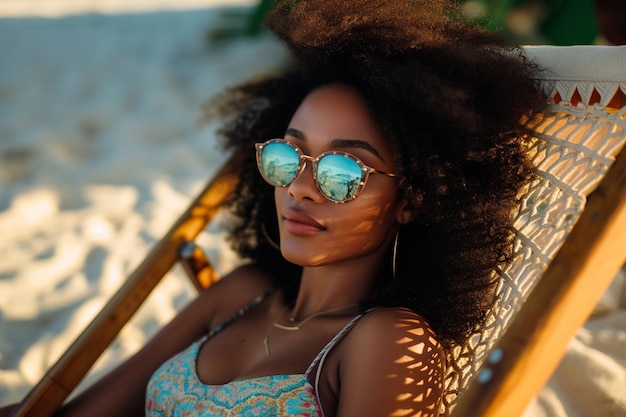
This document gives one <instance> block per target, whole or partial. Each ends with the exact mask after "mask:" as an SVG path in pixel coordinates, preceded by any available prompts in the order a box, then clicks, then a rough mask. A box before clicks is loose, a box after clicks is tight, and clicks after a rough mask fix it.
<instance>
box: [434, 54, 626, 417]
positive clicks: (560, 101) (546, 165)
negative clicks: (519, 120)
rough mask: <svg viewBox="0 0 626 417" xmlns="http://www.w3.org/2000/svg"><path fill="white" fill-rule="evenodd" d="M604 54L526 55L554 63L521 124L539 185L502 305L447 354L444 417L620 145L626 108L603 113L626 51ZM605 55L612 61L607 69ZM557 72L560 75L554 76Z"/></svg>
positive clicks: (506, 273)
mask: <svg viewBox="0 0 626 417" xmlns="http://www.w3.org/2000/svg"><path fill="white" fill-rule="evenodd" d="M606 48H607V47H589V46H587V47H560V48H559V47H543V48H538V49H536V50H532V49H531V50H530V51H529V55H530V56H531V58H534V59H536V60H537V61H539V62H540V65H541V62H545V60H546V59H549V60H550V61H551V64H553V65H550V66H549V68H551V69H552V70H551V71H545V72H544V73H543V74H542V79H541V80H539V82H540V85H541V89H542V92H543V93H544V95H545V96H546V97H547V99H548V102H549V103H550V104H549V107H548V109H547V110H546V112H545V113H544V114H542V115H539V117H537V118H535V119H533V120H530V121H527V122H526V125H527V126H529V127H531V128H532V130H533V135H532V137H531V138H530V140H529V152H530V155H531V156H532V160H533V162H534V164H535V166H536V167H537V173H538V179H537V180H536V181H535V182H534V183H533V184H532V185H531V186H530V187H529V189H528V191H527V192H526V193H525V194H524V196H523V197H522V201H521V205H520V207H519V210H518V211H517V212H516V213H515V215H514V219H515V227H516V229H517V238H516V241H515V255H514V258H513V262H512V263H511V264H510V265H508V266H507V267H506V268H505V269H503V270H502V271H499V274H500V276H501V284H500V288H499V294H500V297H501V299H500V301H499V303H498V304H497V306H496V307H495V308H494V309H493V310H492V311H491V312H490V314H489V315H488V318H487V321H486V323H485V325H484V326H483V328H482V329H481V330H480V331H479V332H477V333H475V334H474V335H473V336H472V337H471V338H470V341H469V343H467V345H466V346H463V347H462V348H458V349H456V350H455V351H454V352H453V353H452V357H453V359H452V361H451V363H449V367H448V375H447V378H446V390H447V395H446V397H445V398H444V404H443V407H442V408H443V411H442V413H443V415H448V414H449V413H450V411H451V410H452V408H454V404H455V402H456V399H457V393H458V392H460V391H462V390H463V388H464V387H466V386H467V385H468V383H469V382H470V380H471V379H472V377H473V376H474V375H476V373H477V371H478V369H479V367H480V365H481V363H482V361H483V358H484V357H485V353H486V352H487V351H488V350H489V348H490V347H491V346H492V345H493V344H494V342H495V341H496V340H497V339H498V337H499V336H500V335H501V334H502V333H503V332H504V330H505V329H506V327H507V325H508V323H509V322H510V320H511V319H512V317H513V316H514V315H515V313H516V312H517V311H518V310H519V309H520V307H521V305H522V303H523V301H524V300H525V298H526V296H527V295H528V294H529V292H530V291H531V289H532V288H533V286H534V285H535V283H536V282H537V281H538V280H539V279H540V277H541V275H542V273H543V272H544V271H545V270H546V268H547V267H548V264H549V263H550V261H551V260H552V259H553V258H554V256H555V255H556V253H557V251H558V250H559V248H560V247H561V245H562V244H563V243H564V241H565V239H566V238H567V236H568V234H569V232H570V231H571V229H572V227H573V226H574V224H575V223H576V221H577V220H578V218H579V217H580V215H581V213H582V211H583V209H584V206H585V201H586V197H587V195H589V193H590V192H591V191H593V189H594V188H595V187H596V185H597V184H598V183H599V182H600V181H601V179H602V178H603V176H604V174H605V173H606V172H607V170H608V169H609V167H610V166H611V164H612V163H613V161H614V160H615V156H616V155H617V154H618V153H619V151H620V150H621V148H622V146H623V145H624V143H625V142H626V108H621V109H620V110H615V109H610V108H607V106H608V105H609V103H610V102H611V101H612V100H613V98H614V97H615V96H616V95H620V94H621V95H624V94H626V71H624V68H625V67H624V62H626V49H624V48H617V49H615V50H613V49H611V50H610V51H611V53H610V54H607V52H609V50H608V49H606ZM614 51H617V52H616V53H615V54H613V52H614ZM581 53H582V55H580V54H581ZM595 54H599V55H598V56H596V55H595ZM612 54H613V55H612ZM607 55H608V56H609V57H610V58H612V59H615V60H617V62H607V59H606V57H607ZM580 56H583V57H585V59H580V60H576V61H574V62H575V64H572V62H571V61H572V58H574V59H576V58H577V57H580ZM602 56H604V58H602ZM602 59H603V60H602ZM554 62H556V64H555V63H554ZM590 62H591V63H592V67H593V66H596V65H602V66H605V68H607V69H608V74H607V71H603V72H602V71H594V68H589V66H588V65H589V63H590ZM559 65H566V66H567V69H566V70H563V72H560V71H559ZM585 65H587V66H585ZM607 65H608V67H607ZM555 67H556V68H555ZM611 71H614V73H612V72H611ZM619 72H621V74H620V73H619ZM598 73H600V74H602V75H601V76H602V78H598ZM594 77H595V79H594ZM572 103H575V104H572ZM589 103H593V104H589Z"/></svg>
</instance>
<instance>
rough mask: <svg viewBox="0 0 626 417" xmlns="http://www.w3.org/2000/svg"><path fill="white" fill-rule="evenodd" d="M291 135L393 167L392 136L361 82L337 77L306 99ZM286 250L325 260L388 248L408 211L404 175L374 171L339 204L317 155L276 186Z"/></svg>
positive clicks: (296, 257) (310, 261)
mask: <svg viewBox="0 0 626 417" xmlns="http://www.w3.org/2000/svg"><path fill="white" fill-rule="evenodd" d="M285 139H286V140H287V141H289V142H291V143H293V144H295V145H297V146H298V147H299V148H300V149H301V150H302V152H303V153H304V154H305V155H309V156H312V157H317V156H318V155H320V154H322V153H324V152H327V151H342V152H348V153H350V154H352V155H354V156H356V157H357V158H358V159H360V160H361V161H362V162H363V163H365V165H368V166H370V167H372V168H375V169H377V170H381V171H385V172H394V166H393V154H392V149H391V146H390V144H389V142H388V141H387V140H386V139H385V137H384V134H383V132H382V130H381V128H380V126H378V124H377V123H376V121H375V119H374V117H373V115H372V114H371V112H370V110H369V108H368V106H367V104H366V102H365V100H364V99H363V98H362V96H361V95H360V94H359V93H358V92H357V90H355V89H353V88H351V87H348V86H346V85H342V84H330V85H326V86H323V87H320V88H318V89H316V90H314V91H313V92H311V93H310V94H309V95H308V96H307V97H306V98H305V99H304V100H303V102H302V103H301V104H300V106H299V107H298V109H297V111H296V112H295V114H294V116H293V118H292V119H291V121H290V123H289V127H288V129H287V131H286V133H285ZM275 199H276V208H277V214H278V222H279V230H280V246H281V251H282V253H283V256H284V257H285V258H286V259H287V260H289V261H290V262H293V263H295V264H298V265H302V266H320V265H328V264H331V263H334V262H341V261H350V260H355V259H357V258H361V257H364V256H368V255H371V254H372V253H374V252H378V253H379V254H382V253H384V252H385V251H386V250H387V248H388V246H389V244H390V242H391V240H392V239H393V237H394V236H395V231H396V226H397V223H398V221H401V220H402V219H403V218H405V216H406V211H405V210H403V209H404V207H405V200H404V199H403V198H400V197H399V190H398V186H397V180H396V179H395V178H392V177H389V176H385V175H382V174H371V175H370V176H369V179H368V181H367V183H366V185H365V187H364V188H363V189H362V191H361V193H360V194H359V195H358V196H357V197H356V198H355V199H354V200H352V201H350V202H347V203H344V204H335V203H333V202H332V201H330V200H328V199H326V198H325V197H324V196H323V195H322V194H321V193H320V191H319V190H318V189H317V186H316V184H315V181H314V179H313V173H312V167H311V163H310V162H307V164H306V168H305V170H304V171H303V172H302V173H301V174H300V175H299V176H298V177H297V178H296V179H295V180H294V181H293V182H292V183H291V184H290V185H289V186H287V187H284V188H281V187H277V188H275Z"/></svg>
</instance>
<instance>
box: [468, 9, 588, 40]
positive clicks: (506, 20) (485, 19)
mask: <svg viewBox="0 0 626 417" xmlns="http://www.w3.org/2000/svg"><path fill="white" fill-rule="evenodd" d="M461 2H462V4H463V6H464V8H465V11H466V15H467V16H468V17H469V18H470V19H472V20H474V21H476V22H477V23H479V24H480V25H482V26H484V27H486V28H488V29H490V30H496V31H499V32H501V33H502V34H503V35H504V36H506V37H507V38H509V39H510V40H512V41H514V42H516V43H522V44H551V45H581V44H592V43H594V41H595V40H596V39H597V37H598V25H597V22H596V11H595V8H594V4H593V1H592V0H461Z"/></svg>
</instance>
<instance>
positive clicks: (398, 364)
mask: <svg viewBox="0 0 626 417" xmlns="http://www.w3.org/2000/svg"><path fill="white" fill-rule="evenodd" d="M345 342H346V346H345V350H343V352H344V353H343V354H342V359H341V364H340V369H339V372H340V378H341V390H340V393H339V404H338V408H337V416H338V417H351V416H363V415H376V416H392V415H402V416H417V415H419V416H422V417H430V416H433V417H435V416H438V415H439V405H440V402H441V398H440V397H441V393H442V391H443V380H444V373H445V354H444V351H443V349H442V348H441V346H440V345H439V343H438V342H437V339H436V336H435V334H434V333H433V331H432V330H431V329H430V327H429V326H428V324H427V323H426V322H425V321H424V320H423V319H422V318H421V317H419V316H418V315H416V314H415V313H413V312H411V311H409V310H405V309H380V310H376V311H373V312H372V313H370V314H368V315H367V316H365V317H364V318H363V319H362V322H359V324H358V325H357V326H356V327H355V328H354V329H353V331H352V332H350V334H349V335H348V336H347V337H346V340H345Z"/></svg>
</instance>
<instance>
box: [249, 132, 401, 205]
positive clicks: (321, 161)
mask: <svg viewBox="0 0 626 417" xmlns="http://www.w3.org/2000/svg"><path fill="white" fill-rule="evenodd" d="M255 146H256V162H257V165H258V167H259V171H260V172H261V175H262V176H263V178H264V179H265V181H267V182H268V183H269V184H271V185H273V186H274V187H287V186H289V184H291V183H292V182H293V181H294V180H295V179H296V178H297V177H298V175H300V174H301V173H302V171H304V168H305V166H306V161H311V165H312V167H313V180H314V181H315V184H316V185H317V189H318V190H319V191H320V193H322V195H323V196H324V197H325V198H327V199H328V200H330V201H332V202H333V203H337V204H340V203H347V202H348V201H351V200H354V199H355V198H356V197H357V196H358V195H359V193H360V192H361V190H363V187H365V183H366V182H367V179H368V178H369V175H370V174H383V175H386V176H388V177H395V176H396V175H395V174H392V173H390V172H383V171H379V170H377V169H374V168H372V167H368V166H367V165H365V164H364V163H363V162H361V160H359V158H357V157H356V156H354V155H350V154H349V153H346V152H340V151H329V152H324V153H323V154H321V155H319V156H318V157H317V158H313V157H312V156H308V155H305V154H304V153H302V151H301V150H300V148H298V147H297V146H296V145H294V144H292V143H290V142H287V141H286V140H284V139H272V140H268V141H267V142H265V143H257V144H255Z"/></svg>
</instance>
